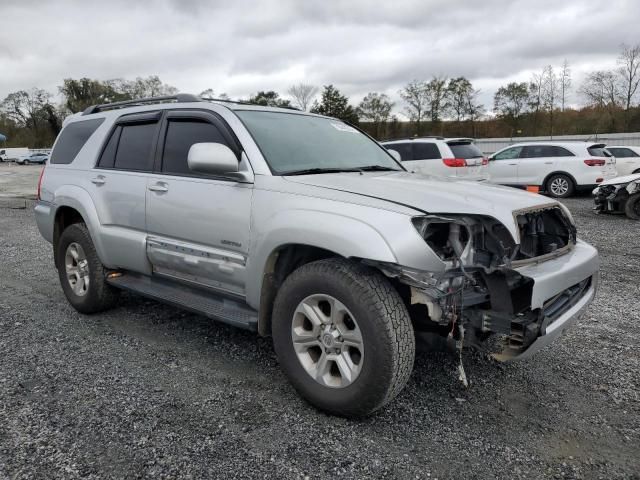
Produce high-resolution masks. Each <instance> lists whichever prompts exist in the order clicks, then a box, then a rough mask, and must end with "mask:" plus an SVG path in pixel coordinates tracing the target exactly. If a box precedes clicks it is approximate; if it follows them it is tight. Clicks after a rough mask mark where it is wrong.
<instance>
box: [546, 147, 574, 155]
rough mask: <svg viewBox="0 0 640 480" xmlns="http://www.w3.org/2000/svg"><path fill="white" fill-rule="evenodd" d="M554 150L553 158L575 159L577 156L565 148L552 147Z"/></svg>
mask: <svg viewBox="0 0 640 480" xmlns="http://www.w3.org/2000/svg"><path fill="white" fill-rule="evenodd" d="M551 148H552V149H553V152H554V154H553V156H554V157H575V155H574V154H573V153H571V152H570V151H569V150H567V149H566V148H563V147H557V146H554V147H551Z"/></svg>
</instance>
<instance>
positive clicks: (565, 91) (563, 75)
mask: <svg viewBox="0 0 640 480" xmlns="http://www.w3.org/2000/svg"><path fill="white" fill-rule="evenodd" d="M570 88H571V68H570V66H569V62H568V61H567V60H566V59H565V61H564V62H563V63H562V70H560V108H561V110H562V111H563V112H564V108H565V106H566V104H567V96H568V95H569V89H570Z"/></svg>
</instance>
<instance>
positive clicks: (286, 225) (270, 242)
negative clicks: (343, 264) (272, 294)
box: [246, 209, 397, 309]
mask: <svg viewBox="0 0 640 480" xmlns="http://www.w3.org/2000/svg"><path fill="white" fill-rule="evenodd" d="M265 224H268V225H269V230H268V231H267V232H264V233H262V232H256V234H255V235H254V240H253V244H252V246H251V247H252V248H251V252H252V254H251V255H250V256H249V260H248V262H247V278H250V279H255V280H254V281H250V282H247V290H246V299H247V303H248V304H249V305H251V306H252V307H253V308H256V309H258V308H259V307H260V295H261V292H262V288H263V284H264V273H265V270H266V268H267V264H268V262H269V260H270V259H271V258H272V257H273V256H274V255H276V254H277V252H278V251H279V250H280V249H282V248H283V247H286V246H287V245H293V244H296V245H307V246H311V247H317V248H321V249H324V250H328V251H331V252H333V253H335V254H336V255H339V256H342V257H345V258H365V259H369V260H376V261H380V262H389V263H396V262H397V258H396V256H395V254H394V253H393V250H392V248H391V246H390V245H389V244H388V243H387V241H386V240H385V239H384V237H383V236H382V234H381V233H380V232H379V231H378V230H376V229H375V228H374V227H373V226H371V225H370V224H368V223H365V222H363V221H362V220H360V219H357V218H353V217H348V216H345V215H341V214H338V213H331V212H321V211H317V210H303V209H295V210H286V211H282V212H278V213H277V214H276V215H274V216H273V217H272V218H270V219H269V220H268V221H267V222H265ZM325 225H331V229H327V228H325V227H324V226H325ZM345 232H348V233H349V234H348V235H345V234H344V233H345Z"/></svg>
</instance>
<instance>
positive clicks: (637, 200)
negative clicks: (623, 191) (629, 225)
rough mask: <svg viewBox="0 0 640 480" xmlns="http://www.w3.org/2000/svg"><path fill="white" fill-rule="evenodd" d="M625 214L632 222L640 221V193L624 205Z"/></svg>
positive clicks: (635, 194) (631, 197) (628, 199)
mask: <svg viewBox="0 0 640 480" xmlns="http://www.w3.org/2000/svg"><path fill="white" fill-rule="evenodd" d="M624 213H625V215H626V216H627V217H629V218H630V219H632V220H640V193H634V194H633V195H631V196H630V197H629V198H627V201H626V202H625V204H624Z"/></svg>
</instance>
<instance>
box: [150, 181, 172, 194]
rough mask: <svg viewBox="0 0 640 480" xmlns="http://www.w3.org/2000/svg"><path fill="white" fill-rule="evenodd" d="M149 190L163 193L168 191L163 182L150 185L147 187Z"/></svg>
mask: <svg viewBox="0 0 640 480" xmlns="http://www.w3.org/2000/svg"><path fill="white" fill-rule="evenodd" d="M149 190H151V191H152V192H158V193H164V192H168V191H169V188H168V187H167V185H166V184H164V183H156V184H155V185H151V186H150V187H149Z"/></svg>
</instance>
